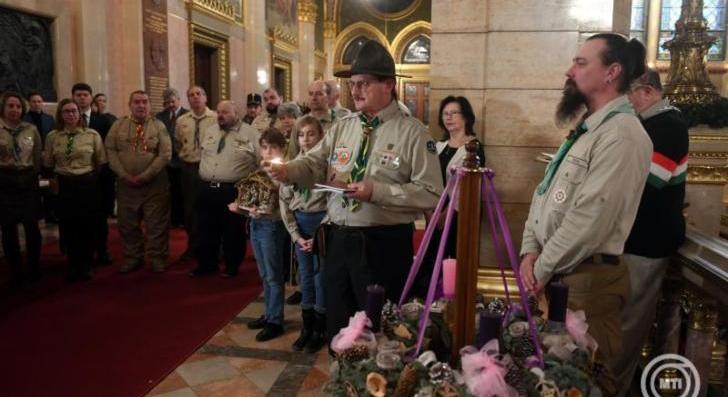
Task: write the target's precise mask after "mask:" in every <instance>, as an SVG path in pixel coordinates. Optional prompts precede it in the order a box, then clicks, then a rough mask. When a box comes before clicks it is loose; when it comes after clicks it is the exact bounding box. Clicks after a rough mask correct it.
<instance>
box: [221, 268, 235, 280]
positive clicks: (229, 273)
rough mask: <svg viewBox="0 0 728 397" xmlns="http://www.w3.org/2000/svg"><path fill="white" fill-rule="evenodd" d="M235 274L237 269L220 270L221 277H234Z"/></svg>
mask: <svg viewBox="0 0 728 397" xmlns="http://www.w3.org/2000/svg"><path fill="white" fill-rule="evenodd" d="M237 275H238V271H237V270H232V269H227V270H224V271H222V272H220V277H222V278H231V277H235V276H237Z"/></svg>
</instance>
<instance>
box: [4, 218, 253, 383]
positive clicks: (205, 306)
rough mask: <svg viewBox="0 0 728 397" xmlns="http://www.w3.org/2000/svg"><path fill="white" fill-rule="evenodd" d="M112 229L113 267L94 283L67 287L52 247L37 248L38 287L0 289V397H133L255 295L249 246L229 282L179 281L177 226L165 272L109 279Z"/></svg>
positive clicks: (117, 257) (116, 245) (117, 262)
mask: <svg viewBox="0 0 728 397" xmlns="http://www.w3.org/2000/svg"><path fill="white" fill-rule="evenodd" d="M111 229H112V230H110V235H109V242H110V243H109V245H110V251H111V255H112V257H113V258H114V264H113V265H112V266H110V267H105V268H101V270H99V271H97V272H96V274H95V276H94V280H93V281H90V282H87V283H82V284H66V283H65V282H64V281H63V277H64V275H65V269H66V267H65V259H64V257H63V256H61V255H60V252H59V250H58V244H55V243H54V244H48V245H46V246H45V247H44V249H43V270H44V278H43V280H42V282H40V283H39V284H37V285H33V286H25V287H22V288H19V289H10V288H9V287H8V285H7V284H3V285H0V354H2V356H1V357H2V363H0V390H2V392H0V395H3V396H13V397H30V396H33V397H34V396H39V397H40V396H43V397H45V396H69V397H71V396H73V397H84V396H89V397H99V396H106V397H113V396H120V397H121V396H123V397H130V396H142V395H144V394H145V393H146V392H148V391H149V390H151V389H152V388H153V387H154V386H155V385H156V384H157V383H158V382H159V381H161V380H162V379H163V378H164V377H165V376H166V375H167V374H168V373H169V372H171V371H173V370H174V369H175V368H176V367H177V366H178V365H179V364H181V363H182V362H183V361H184V360H185V359H186V358H187V357H188V356H189V355H190V354H192V353H193V352H194V351H195V350H197V349H198V348H199V347H200V346H201V345H202V344H204V342H205V341H207V340H208V339H209V338H210V337H211V336H212V335H214V334H215V333H216V332H217V331H218V330H219V329H220V328H222V327H223V326H224V325H226V324H227V323H228V322H230V320H231V319H232V318H233V317H234V316H235V315H236V314H237V313H239V312H240V311H241V310H242V309H243V308H244V307H245V306H246V305H247V304H248V303H250V302H251V301H252V300H253V299H255V297H256V296H258V295H259V293H260V290H261V288H260V281H259V278H258V274H257V270H256V268H255V263H254V261H253V259H252V250H251V249H250V248H249V249H248V256H247V257H246V260H245V262H244V264H243V266H242V267H241V269H240V273H239V274H238V276H237V277H235V278H232V279H222V278H220V277H218V276H211V277H206V278H203V279H190V278H189V277H187V272H188V271H189V270H190V269H191V268H192V267H193V264H191V263H175V262H176V261H177V258H178V257H179V255H180V254H181V252H182V250H183V249H184V247H185V245H186V237H185V234H184V232H183V231H182V230H179V229H176V230H173V231H172V237H171V244H170V251H171V253H172V255H171V258H170V263H171V264H172V265H171V266H170V268H169V270H168V271H167V272H166V273H163V274H155V273H152V272H151V271H150V268H149V267H147V268H145V269H143V270H140V271H137V272H135V273H133V274H130V275H122V274H118V273H117V270H118V268H119V267H120V266H121V264H122V255H121V247H120V242H119V235H118V232H117V231H116V228H114V227H112V228H111ZM1 267H3V268H5V266H4V265H3V266H1ZM3 270H5V269H3Z"/></svg>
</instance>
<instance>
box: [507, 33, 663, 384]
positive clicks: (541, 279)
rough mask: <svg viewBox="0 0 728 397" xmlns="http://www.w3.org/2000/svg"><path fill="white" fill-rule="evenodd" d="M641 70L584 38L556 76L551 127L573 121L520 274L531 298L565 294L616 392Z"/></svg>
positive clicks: (535, 216)
mask: <svg viewBox="0 0 728 397" xmlns="http://www.w3.org/2000/svg"><path fill="white" fill-rule="evenodd" d="M644 72H645V48H644V46H642V44H641V43H640V42H638V41H637V40H634V39H633V40H627V39H626V38H624V37H623V36H621V35H618V34H614V33H601V34H597V35H594V36H591V37H590V38H589V39H587V41H586V42H585V43H584V45H583V46H582V47H581V48H580V49H579V51H578V53H577V55H576V56H575V57H574V59H573V63H572V65H571V67H570V68H569V69H568V70H567V72H566V77H567V81H566V83H565V85H564V93H563V98H562V99H561V102H560V103H559V105H558V109H557V111H556V118H557V121H559V122H560V123H563V124H566V123H571V122H573V121H574V120H578V123H576V125H577V127H576V128H575V129H574V130H572V131H571V133H570V134H569V136H568V137H567V138H566V141H565V142H564V143H563V144H562V145H561V147H560V148H559V150H558V152H557V153H556V155H555V156H554V159H553V160H552V161H551V163H550V164H549V165H548V167H547V168H546V173H545V176H544V179H543V181H542V182H541V183H540V184H539V185H538V187H537V188H536V191H535V192H534V194H533V198H532V201H531V208H530V210H529V215H528V219H527V220H526V225H525V229H524V232H523V243H522V246H521V258H522V259H521V268H520V274H521V277H522V278H523V280H524V283H525V285H526V288H528V289H529V290H530V291H532V292H533V293H535V294H539V293H541V292H542V291H543V289H544V287H545V286H546V285H547V284H548V283H549V282H554V281H557V280H558V281H561V282H562V283H564V284H566V285H567V286H568V287H569V301H568V306H569V308H570V309H571V310H584V311H585V313H586V319H587V322H588V323H589V332H590V333H591V334H592V336H593V337H594V339H596V341H597V343H598V344H599V348H598V349H597V351H596V360H597V364H598V365H599V366H600V368H602V371H600V372H601V373H600V376H599V377H598V379H597V382H598V383H599V386H600V387H601V388H602V391H603V393H604V395H605V396H613V395H616V394H617V392H618V391H617V386H616V381H615V378H614V376H613V374H614V373H620V372H621V371H620V369H619V368H615V367H616V365H615V364H616V359H617V358H618V357H619V356H620V353H621V346H622V340H621V337H622V330H621V309H622V306H623V305H624V304H625V302H626V300H627V298H628V296H629V293H630V289H629V273H628V270H627V267H626V266H625V265H624V264H623V263H622V262H621V260H620V255H621V254H622V251H623V249H624V243H625V241H626V240H627V237H628V236H629V232H630V229H631V228H632V223H633V222H634V219H635V215H636V213H637V208H638V205H639V202H640V198H641V196H642V190H643V189H644V186H645V180H646V179H647V175H648V173H649V169H650V158H651V155H652V143H651V141H650V138H649V137H648V136H647V133H646V132H645V130H644V129H643V128H642V125H641V124H640V121H639V119H638V118H637V116H636V115H635V111H634V109H633V108H632V105H631V104H630V102H629V100H628V98H627V96H626V95H625V93H626V92H627V91H628V90H629V87H630V83H631V82H632V81H633V80H634V79H636V78H638V77H639V76H641V75H642V74H643V73H644Z"/></svg>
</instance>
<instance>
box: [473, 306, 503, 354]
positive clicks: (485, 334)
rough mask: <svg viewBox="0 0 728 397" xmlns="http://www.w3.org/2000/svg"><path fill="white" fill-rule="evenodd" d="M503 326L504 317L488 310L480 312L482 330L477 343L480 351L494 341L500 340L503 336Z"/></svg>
mask: <svg viewBox="0 0 728 397" xmlns="http://www.w3.org/2000/svg"><path fill="white" fill-rule="evenodd" d="M501 324H503V316H501V315H500V314H497V313H492V312H489V311H487V310H483V311H481V312H480V329H479V332H478V341H477V343H476V345H477V347H478V349H480V348H481V347H483V345H485V344H486V343H488V342H490V341H491V340H493V339H499V338H500V334H501Z"/></svg>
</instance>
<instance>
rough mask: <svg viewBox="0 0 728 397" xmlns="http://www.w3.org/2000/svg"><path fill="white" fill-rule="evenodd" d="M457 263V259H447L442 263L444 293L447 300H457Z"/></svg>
mask: <svg viewBox="0 0 728 397" xmlns="http://www.w3.org/2000/svg"><path fill="white" fill-rule="evenodd" d="M456 268H457V261H456V260H455V259H445V260H443V261H442V293H443V294H444V295H445V299H448V300H452V299H453V298H455V270H456Z"/></svg>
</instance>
